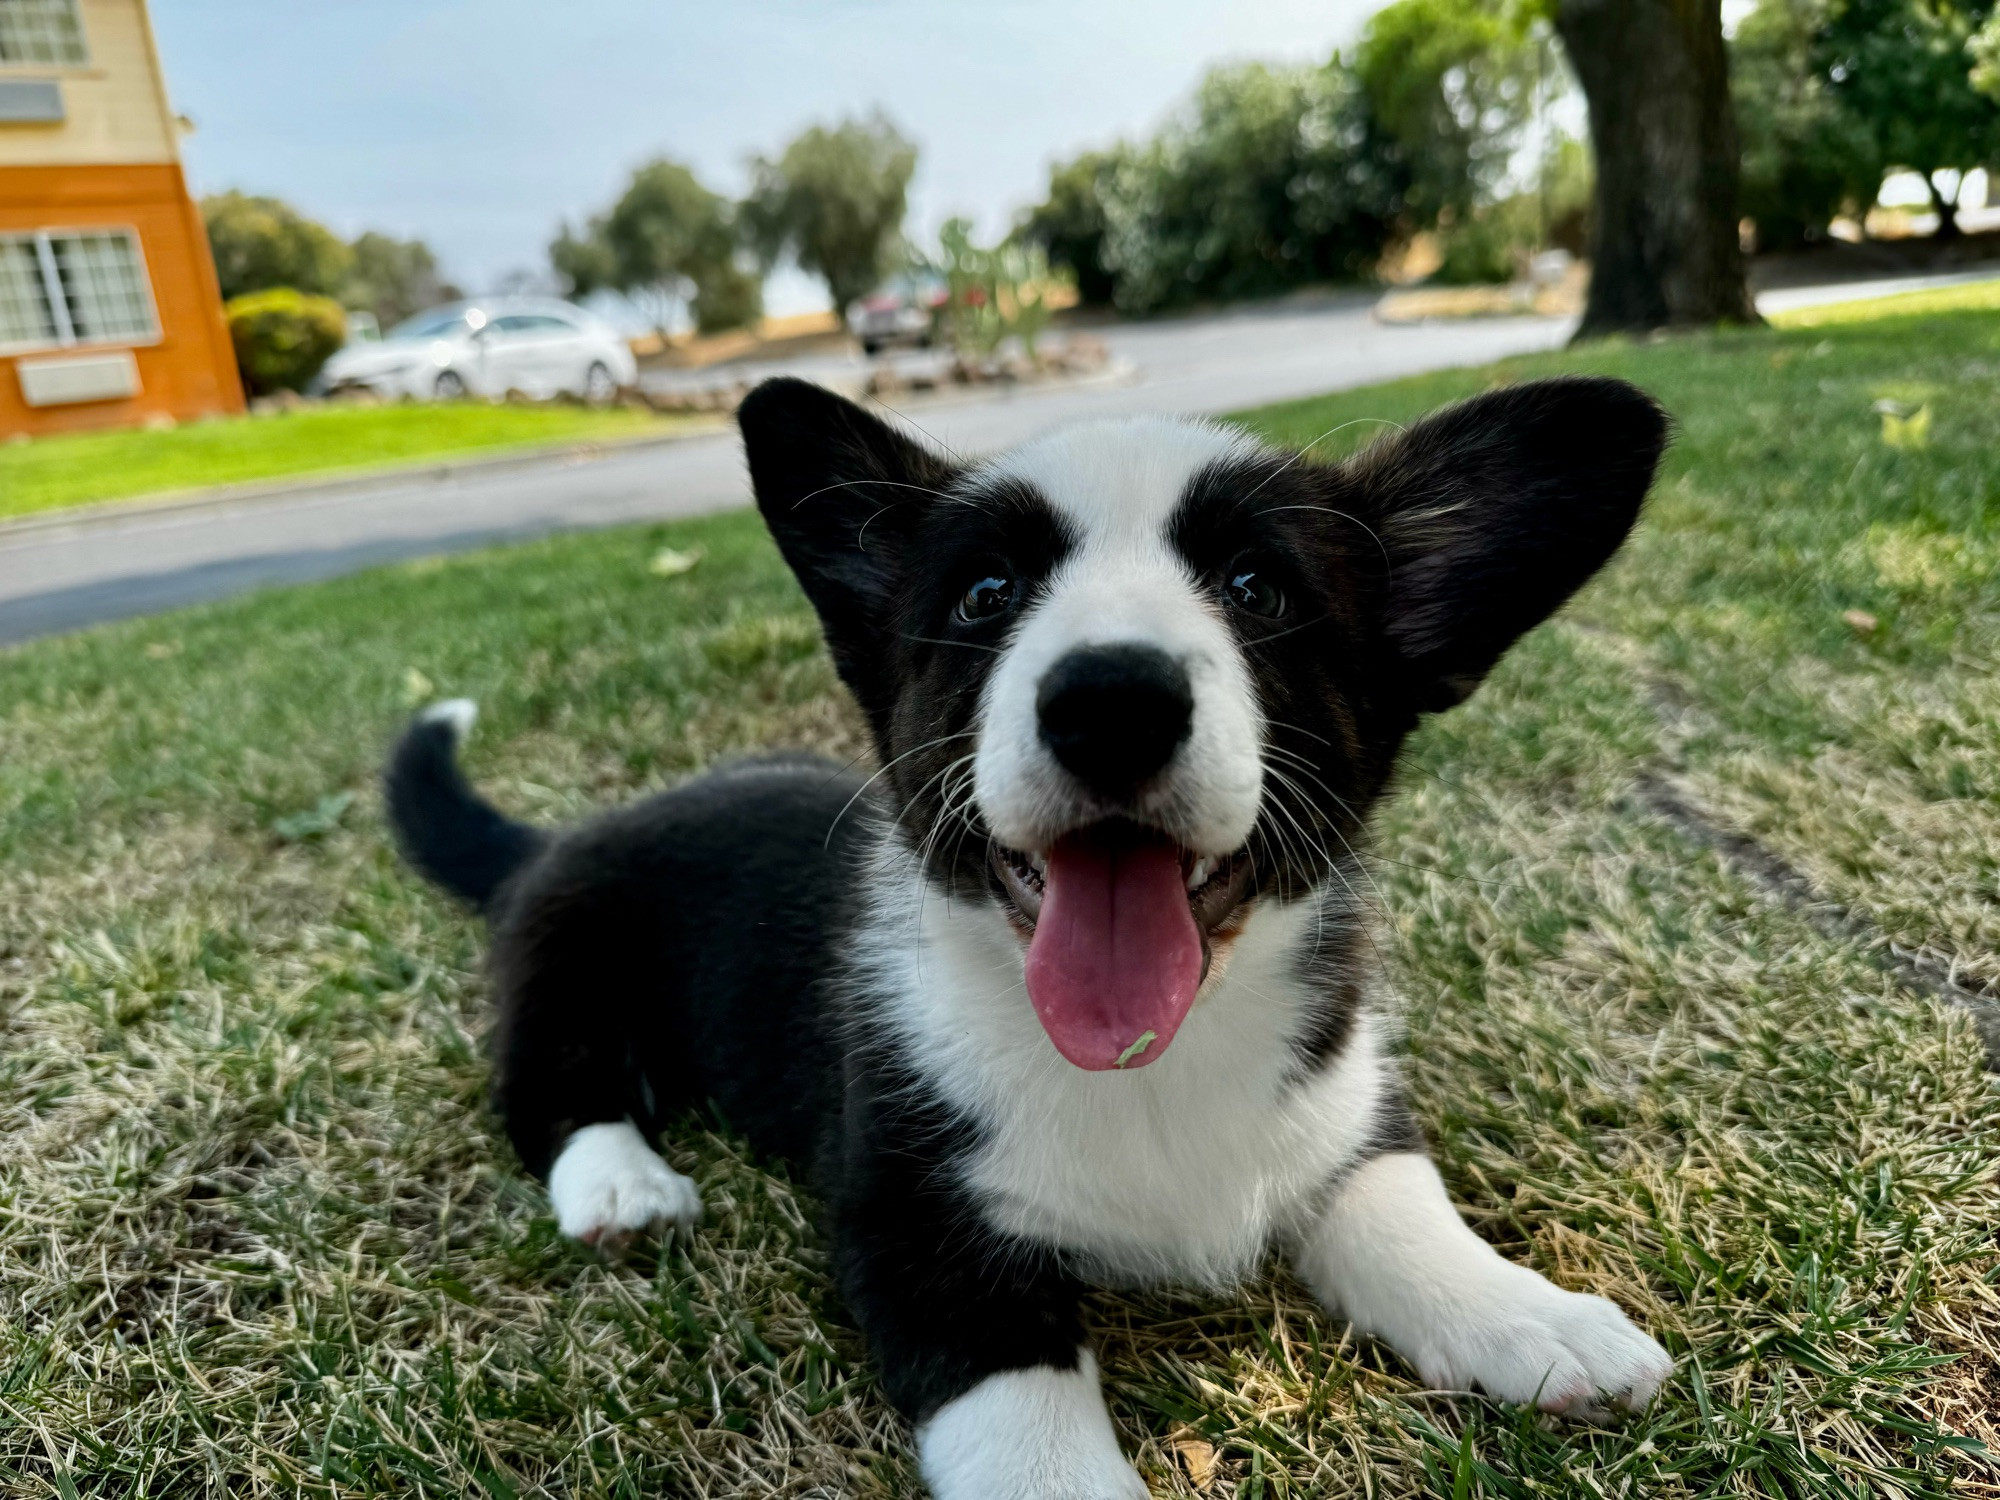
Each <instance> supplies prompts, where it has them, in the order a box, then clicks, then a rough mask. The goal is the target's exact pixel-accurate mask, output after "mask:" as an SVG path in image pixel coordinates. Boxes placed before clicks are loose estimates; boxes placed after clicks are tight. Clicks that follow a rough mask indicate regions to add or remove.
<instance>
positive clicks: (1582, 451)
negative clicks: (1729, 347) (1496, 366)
mask: <svg viewBox="0 0 2000 1500" xmlns="http://www.w3.org/2000/svg"><path fill="white" fill-rule="evenodd" d="M1667 436H1668V419H1667V414H1666V413H1665V412H1664V411H1662V410H1661V409H1660V406H1659V404H1658V403H1657V402H1655V401H1654V400H1653V398H1652V397H1650V396H1648V395H1647V394H1646V393H1645V392H1644V391H1641V390H1640V389H1638V387H1636V386H1632V385H1628V384H1626V383H1625V382H1624V381H1622V380H1607V379H1599V378H1585V377H1576V376H1572V377H1565V378H1563V379H1558V380H1542V381H1535V382H1533V383H1530V384H1526V385H1517V386H1511V387H1508V388H1507V389H1504V390H1498V391H1492V392H1489V393H1488V394H1486V395H1484V396H1477V397H1474V398H1473V399H1472V400H1470V401H1464V402H1461V403H1459V404H1458V405H1456V406H1450V407H1446V408H1445V409H1444V410H1443V411H1440V412H1437V413H1435V414H1433V415H1432V416H1429V417H1426V418H1425V419H1424V420H1423V421H1422V422H1419V423H1418V424H1417V425H1416V426H1415V427H1412V428H1411V429H1410V430H1409V431H1408V432H1406V433H1404V434H1403V435H1402V436H1400V437H1398V438H1395V439H1393V440H1391V441H1388V442H1383V443H1377V444H1376V445H1374V446H1373V447H1371V448H1370V449H1369V450H1368V451H1367V452H1365V453H1363V454H1362V455H1361V456H1359V457H1358V458H1356V459H1354V460H1352V461H1351V462H1350V463H1349V464H1348V465H1347V467H1346V478H1347V479H1348V481H1349V482H1350V483H1353V484H1356V485H1358V486H1359V488H1360V490H1361V492H1362V493H1363V494H1364V495H1365V496H1366V497H1367V508H1368V509H1369V510H1370V511H1371V512H1372V514H1373V515H1374V517H1375V520H1376V529H1377V531H1378V532H1379V533H1380V539H1381V542H1382V545H1383V547H1384V549H1385V550H1386V551H1387V553H1388V555H1389V563H1390V575H1389V583H1388V592H1387V602H1386V619H1385V624H1386V629H1387V634H1388V637H1389V643H1390V646H1391V648H1392V649H1393V650H1394V651H1395V652H1396V654H1397V656H1398V657H1399V658H1400V660H1399V662H1398V663H1397V669H1396V670H1397V674H1398V675H1399V676H1401V677H1402V679H1403V684H1404V685H1405V686H1406V687H1407V689H1408V691H1409V693H1410V696H1411V700H1412V706H1414V707H1415V708H1417V709H1419V710H1421V711H1429V710H1434V709H1441V708H1448V707H1450V706H1451V705H1452V704H1454V703H1458V702H1461V701H1463V699H1464V698H1465V697H1466V696H1467V695H1468V694H1469V693H1471V691H1472V690H1473V689H1474V688H1475V687H1477V686H1478V685H1479V682H1480V679H1481V678H1483V677H1484V676H1485V675H1486V674H1487V672H1488V671H1490V670H1491V669H1492V667H1493V664H1494V663H1495V662H1497V661H1499V659H1500V657H1501V655H1502V654H1503V653H1504V652H1505V651H1506V650H1507V648H1508V647H1509V646H1511V645H1512V644H1513V643H1514V641H1515V640H1516V639H1518V638H1519V637H1520V636H1521V634H1522V633H1523V632H1525V631H1527V630H1529V629H1531V628H1532V627H1533V626H1535V625H1537V624H1539V623H1540V622H1541V621H1542V620H1544V619H1546V618H1547V617H1548V616H1549V615H1550V614H1552V613H1554V612H1555V610H1556V608H1557V607H1558V606H1559V605H1561V604H1562V602H1563V601H1564V600H1565V599H1567V598H1569V596H1570V595H1571V594H1573V593H1575V592H1576V590H1577V589H1578V588H1580V587H1581V586H1582V585H1583V583H1584V582H1585V581H1586V580H1587V579H1588V578H1589V577H1590V576H1591V575H1592V574H1593V573H1595V572H1596V571H1597V570H1598V569H1599V568H1601V567H1602V566H1603V565H1604V563H1605V561H1606V560H1607V559H1608V558H1609V557H1610V556H1611V554H1612V553H1613V552H1615V551H1617V550H1618V545H1619V543H1621V542H1623V541H1624V540H1625V536H1626V534H1627V533H1628V532H1629V531H1631V529H1632V524H1633V522H1634V521H1636V520H1637V519H1638V516H1639V506H1640V504H1641V503H1642V502H1643V501H1644V500H1645V498H1646V491H1647V489H1648V488H1649V487H1650V486H1651V485H1652V482H1653V473H1654V470H1655V469H1656V468H1658V466H1659V461H1660V454H1661V453H1662V452H1663V451H1664V450H1665V448H1666V444H1667ZM1405 674H1406V675H1405Z"/></svg>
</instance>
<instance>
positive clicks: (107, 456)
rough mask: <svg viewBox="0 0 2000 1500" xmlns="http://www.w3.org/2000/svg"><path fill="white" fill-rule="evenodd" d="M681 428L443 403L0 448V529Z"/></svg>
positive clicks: (558, 411)
mask: <svg viewBox="0 0 2000 1500" xmlns="http://www.w3.org/2000/svg"><path fill="white" fill-rule="evenodd" d="M686 420H687V419H686V418H680V417H661V416H655V415H654V414H652V413H651V412H638V411H628V410H625V409H623V408H618V409H614V410H610V411H591V410H589V409H587V408H584V407H578V406H557V405H549V406H494V405H489V404H487V403H485V402H476V401H462V402H440V403H434V404H426V405H405V406H370V407H358V406H327V407H314V408H308V409H306V410H302V411H296V412H286V413H272V414H270V415H267V416H251V417H231V418H225V419H218V420H215V421H210V422H193V423H189V424H188V425H186V426H184V427H176V428H172V429H170V430H168V431H166V432H148V431H145V430H143V429H137V428H134V429H130V430H126V431H121V432H90V433H80V434H77V435H75V436H70V437H50V438H41V439H39V440H37V441H35V442H32V443H6V444H0V520H4V519H6V518H7V517H10V516H25V515H31V514H33V513H34V512H36V511H46V510H56V509H60V508H62V507H65V506H71V505H87V504H90V503H91V502H93V501H98V500H125V499H130V498H131V497H133V496H136V495H154V494H161V493H165V492H168V491H174V490H192V489H204V488H206V487H208V486H210V485H217V484H241V483H247V482H250V481H253V480H266V479H285V478H289V477H291V476H293V475H303V474H322V473H332V472H335V471H338V470H342V469H368V468H380V467H386V466H393V465H397V464H406V463H415V462H418V461H420V460H423V459H428V458H442V457H447V456H448V457H452V458H462V457H465V456H467V455H469V454H474V453H481V454H484V453H500V452H505V451H506V450H508V449H526V448H537V447H554V446H560V445H562V444H566V443H585V442H615V441H619V440H625V439H631V438H637V437H646V436H650V435H652V434H655V433H664V432H671V431H672V430H673V429H674V427H675V426H677V425H684V424H685V422H686Z"/></svg>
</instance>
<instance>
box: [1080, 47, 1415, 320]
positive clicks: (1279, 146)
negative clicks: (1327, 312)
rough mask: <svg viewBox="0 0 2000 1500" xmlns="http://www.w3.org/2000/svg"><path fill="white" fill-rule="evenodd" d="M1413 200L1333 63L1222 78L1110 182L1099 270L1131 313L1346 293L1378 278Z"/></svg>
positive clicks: (1397, 164)
mask: <svg viewBox="0 0 2000 1500" xmlns="http://www.w3.org/2000/svg"><path fill="white" fill-rule="evenodd" d="M1409 186H1410V174H1409V171H1408V169H1407V168H1406V167H1405V165H1404V163H1403V158H1402V154H1401V151H1400V149H1399V148H1398V147H1397V145H1396V143H1395V142H1394V141H1393V140H1392V139H1390V138H1389V137H1388V136H1387V134H1386V133H1385V132H1384V131H1383V130H1381V129H1380V127H1379V126H1378V125H1377V124H1376V123H1375V121H1374V119H1373V118H1372V116H1371V114H1370V112H1369V109H1368V102H1367V98H1366V96H1365V94H1364V93H1363V91H1362V88H1361V85H1360V83H1359V81H1358V80H1357V79H1356V78H1355V77H1354V75H1353V74H1352V73H1351V72H1350V71H1349V70H1348V69H1347V68H1346V67H1345V66H1344V65H1342V64H1341V62H1340V61H1339V59H1337V58H1336V59H1335V60H1334V61H1333V62H1332V63H1330V64H1328V65H1327V66H1325V67H1320V68H1271V67H1266V66H1264V65H1262V64H1256V63H1253V64H1249V65H1246V66H1241V67H1233V68H1223V69H1218V70H1217V71H1215V72H1213V73H1210V74H1209V75H1208V77H1207V78H1206V79H1204V80H1203V82H1202V84H1201V86H1200V88H1199V89H1198V90H1197V91H1196V94H1195V98H1194V100H1193V103H1192V106H1191V107H1190V108H1189V109H1188V110H1187V111H1186V112H1185V113H1184V114H1183V115H1182V116H1181V117H1180V118H1179V119H1178V120H1176V121H1175V122H1173V123H1172V124H1171V125H1169V126H1168V128H1167V129H1166V130H1165V131H1164V132H1162V134H1161V135H1160V136H1159V137H1158V138H1157V139H1155V140H1154V141H1153V142H1151V143H1150V144H1148V145H1146V146H1144V147H1142V148H1139V149H1137V150H1134V151H1132V152H1130V153H1129V154H1127V155H1126V156H1124V157H1123V159H1122V160H1121V161H1120V162H1119V164H1118V167H1117V170H1116V171H1115V172H1114V173H1112V174H1111V177H1110V181H1109V182H1108V183H1107V184H1106V187H1105V192H1104V206H1105V220H1106V232H1105V240H1104V250H1103V260H1104V264H1105V266H1106V267H1107V269H1109V270H1110V271H1111V273H1112V275H1113V276H1114V277H1115V278H1116V280H1117V302H1118V305H1119V306H1120V307H1122V308H1125V309H1127V310H1128V311H1133V312H1146V311H1151V310H1153V309H1155V308H1160V307H1166V306H1170V305H1173V304H1176V303H1186V302H1192V301H1200V300H1231V299H1235V298H1241V297H1254V296H1266V295H1270V294H1272V293H1275V292H1279V291H1283V290H1285V289H1286V288H1288V287H1293V286H1298V285H1301V284H1303V283H1308V282H1320V281H1332V280H1341V279H1351V278H1354V277H1358V276H1362V275H1365V274H1367V273H1368V272H1369V271H1371V270H1372V269H1373V268H1374V265H1375V262H1376V260H1377V259H1378V258H1379V257H1380V255H1381V253H1382V249H1383V246H1384V245H1385V244H1386V243H1387V242H1388V240H1389V239H1390V238H1391V237H1392V235H1393V234H1394V233H1395V232H1396V230H1397V228H1398V226H1399V224H1400V222H1401V219H1402V216H1403V212H1404V202H1405V195H1406V193H1407V192H1408V190H1409Z"/></svg>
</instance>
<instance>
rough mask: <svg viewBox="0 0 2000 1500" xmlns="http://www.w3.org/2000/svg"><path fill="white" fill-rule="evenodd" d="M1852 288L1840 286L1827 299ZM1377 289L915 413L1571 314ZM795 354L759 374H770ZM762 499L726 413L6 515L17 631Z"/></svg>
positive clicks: (1143, 395) (988, 421)
mask: <svg viewBox="0 0 2000 1500" xmlns="http://www.w3.org/2000/svg"><path fill="white" fill-rule="evenodd" d="M1936 279H1937V280H1945V279H1946V278H1936ZM1929 280H1930V279H1926V281H1925V282H1924V283H1922V284H1928V283H1929ZM1897 289H1901V286H1900V284H1899V285H1898V288H1897ZM1852 294H1853V293H1852V289H1850V288H1826V289H1823V290H1822V291H1821V293H1820V296H1819V298H1818V300H1837V299H1838V298H1839V297H1840V296H1842V295H1852ZM1782 295H1783V296H1784V297H1785V299H1786V302H1787V305H1793V306H1796V305H1801V299H1803V300H1804V301H1812V300H1815V297H1814V294H1813V293H1812V292H1810V291H1801V290H1793V291H1790V292H1787V293H1784V294H1782ZM1370 306H1371V305H1370V303H1368V302H1364V301H1360V300H1354V301H1328V302H1322V303H1299V304H1289V305H1280V306H1264V307H1259V308H1253V309H1247V310H1242V311H1237V312H1231V313H1225V314H1220V315H1215V316H1209V317H1202V318H1186V319H1175V320H1171V321H1162V322H1158V323H1148V324H1141V325H1134V326H1125V327H1115V328H1111V329H1107V330H1104V331H1103V332H1102V334H1101V335H1100V336H1101V337H1102V338H1103V339H1104V341H1105V343H1107V344H1108V345H1109V346H1110V347H1111V351H1112V356H1113V363H1114V367H1115V369H1114V373H1113V374H1111V375H1110V376H1108V377H1106V378H1103V379H1098V380H1094V381H1090V382H1079V383H1076V384H1071V385H1068V386H1060V387H1043V388H1032V387H1031V388H1026V389H1011V390H1004V391H1000V392H995V393H980V394H977V395H974V394H969V393H958V394H950V395H939V396H935V397H931V398H928V399H924V400H916V399H913V400H911V401H910V402H909V403H907V404H899V411H900V412H901V413H902V414H903V415H904V416H905V417H906V418H907V419H908V420H909V421H910V422H911V423H912V424H913V425H915V426H917V427H918V428H920V430H921V431H923V432H924V433H926V434H928V435H929V436H931V437H932V438H933V439H934V440H936V441H938V442H940V443H943V444H946V445H948V446H949V447H951V448H952V449H954V450H956V451H958V452H961V453H976V452H981V451H987V450H991V449H995V448H1000V447H1005V446H1007V445H1008V444H1011V443H1014V442H1018V441H1019V440H1021V439H1022V438H1025V437H1027V436H1029V435H1031V434H1032V433H1035V432H1038V431H1040V430H1042V429H1044V428H1046V427H1049V426H1052V425H1055V424H1057V423H1060V422H1066V421H1073V420H1078V419H1082V418H1088V417H1096V416H1115V415H1123V414H1129V413H1134V412H1146V411H1151V412H1176V413H1203V412H1219V411H1228V410H1232V409H1237V408H1243V407H1250V406H1258V405H1263V404H1265V403H1268V402H1272V401H1281V400H1285V399H1288V398H1291V397H1297V396H1308V395H1314V394H1317V393H1320V392H1323V391H1331V390H1339V389H1343V388H1346V387H1351V386H1357V385H1366V384H1369V383H1371V382H1373V381H1378V380H1388V379H1394V378H1396V377H1397V376H1402V375H1413V374H1418V373H1421V372H1423V371H1426V370H1436V369H1444V368H1449V367H1451V366H1456V365H1471V364H1482V363H1485V362H1486V361H1489V360H1493V359H1498V358H1501V357H1503V356H1505V355H1509V354H1520V353H1526V352H1529V351H1532V350H1538V349H1549V348H1554V347H1556V346H1557V345H1560V344H1561V343H1562V342H1563V340H1564V339H1565V338H1567V337H1568V334H1569V331H1570V324H1569V323H1568V322H1567V321H1566V320H1563V319H1553V318H1506V319H1493V320H1488V321H1479V322H1465V323H1448V324H1427V325H1426V324H1420V325H1414V326H1408V325H1405V326H1390V325H1385V324H1382V323H1378V322H1376V321H1375V319H1374V318H1373V316H1372V315H1371V311H1370ZM778 368H780V367H776V366H773V367H767V368H764V369H759V370H754V371H746V372H745V373H746V374H748V375H749V376H750V377H751V378H758V377H760V376H761V375H764V374H770V373H776V372H777V370H778ZM788 368H790V369H791V370H792V371H793V372H794V373H799V374H803V375H806V376H808V377H812V378H820V379H828V380H837V379H838V377H839V376H840V375H842V374H851V373H855V372H854V371H853V370H852V369H851V368H850V367H849V365H848V362H846V361H842V360H838V359H832V360H829V359H820V360H814V361H801V362H799V363H798V364H796V365H793V366H790V367H788ZM748 499H749V490H748V485H747V481H746V478H745V475H744V471H743V465H742V460H741V458H740V456H739V454H738V451H737V447H736V441H735V436H734V434H733V432H731V431H729V430H728V429H726V428H723V427H718V429H717V430H716V431H714V432H712V433H706V434H703V435H699V436H689V437H684V438H681V439H679V440H677V441H673V442H667V443H660V444H654V445H649V446H645V447H639V448H629V449H622V450H620V449H611V450H603V451H599V452H596V453H575V454H568V455H561V456H555V457H548V458H541V459H535V460H530V461H514V462H507V463H489V464H478V463H467V464H461V465H450V466H444V467H440V468H436V469H428V470H423V471H419V472H416V473H405V474H402V475H398V476H396V477H394V478H382V479H372V480H363V481H353V480H350V481H345V482H334V483H325V484H318V485H312V484H308V485H302V486H300V487H297V488H295V489H290V490H285V491H282V492H279V493H275V494H272V493H266V494H263V495H260V496H255V497H250V496H245V497H239V498H234V499H227V500H221V501H214V502H207V503H201V504H196V505H185V506H171V507H164V508H159V509H155V510H150V511H149V510H146V509H144V508H140V509H137V510H123V511H114V512H110V513H99V514H97V515H93V516H87V517H78V518H73V519H69V520H55V521H44V522H36V523H34V524H29V525H15V526H8V527H0V643H5V642H12V641H20V640H26V639H29V638H31V637H35V636H41V635H51V634H56V633H59V632H62V631H67V630H75V629H79V628H81V627H83V626H86V625H91V624H96V623H98V622H100V621H105V620H115V619H123V618H126V617H128V616H132V615H140V614H150V613H153V612H155V611H159V610H166V609H173V608H176V607H179V606H181V605H186V604H194V603H198V602H201V601H203V600H208V599H217V598H222V597H225V596H227V595H231V594H236V593H241V592H243V591H245V590H249V589H256V588H270V587H276V586H281V585H287V584H295V583H305V582H309V581H312V580H315V579H321V578H331V577H334V576H336V575H338V574H342V573H348V572H353V571H355V570H357V569H360V568H367V567H373V566H377V565H379V564H382V563H388V562H394V561H397V560H400V559H406V558H412V557H419V556H425V555H429V554H433V553H440V552H454V551H462V550H465V549H468V548H473V547H482V546H488V545H492V544H494V543H499V542H507V541H518V540H524V539H527V538H530V537H535V536H541V535H545V534H547V533H549V532H552V531H559V530H566V529H573V528H580V527H593V526H609V525H615V524H618V523H620V522H629V521H643V520H657V519H661V518H665V517H672V516H688V515H696V514H700V513H703V512H707V511H714V510H722V509H726V508H728V507H731V506H736V505H741V504H744V503H746V502H747V501H748Z"/></svg>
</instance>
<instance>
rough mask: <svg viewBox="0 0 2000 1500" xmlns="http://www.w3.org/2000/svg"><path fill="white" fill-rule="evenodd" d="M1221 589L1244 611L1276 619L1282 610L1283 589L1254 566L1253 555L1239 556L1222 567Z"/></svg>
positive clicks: (1283, 607)
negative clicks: (1225, 566)
mask: <svg viewBox="0 0 2000 1500" xmlns="http://www.w3.org/2000/svg"><path fill="white" fill-rule="evenodd" d="M1222 576H1223V586H1222V592H1223V595H1224V597H1225V598H1227V599H1228V600H1229V602H1230V603H1231V604H1233V605H1235V606H1236V607H1237V608H1238V609H1240V610H1242V611H1243V612H1244V613H1245V614H1250V615H1256V616H1258V617H1259V618H1261V619H1265V620H1275V619H1277V618H1278V617H1279V616H1281V615H1283V614H1284V612H1285V608H1286V604H1285V591H1284V590H1283V589H1281V588H1279V587H1278V584H1277V580H1276V579H1274V578H1272V577H1271V575H1270V574H1269V573H1267V572H1265V571H1263V570H1262V569H1261V568H1259V567H1258V566H1257V560H1256V559H1255V558H1253V557H1239V558H1237V559H1236V561H1235V562H1233V563H1231V564H1230V565H1229V566H1228V567H1227V568H1226V569H1224V570H1223V575H1222Z"/></svg>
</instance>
